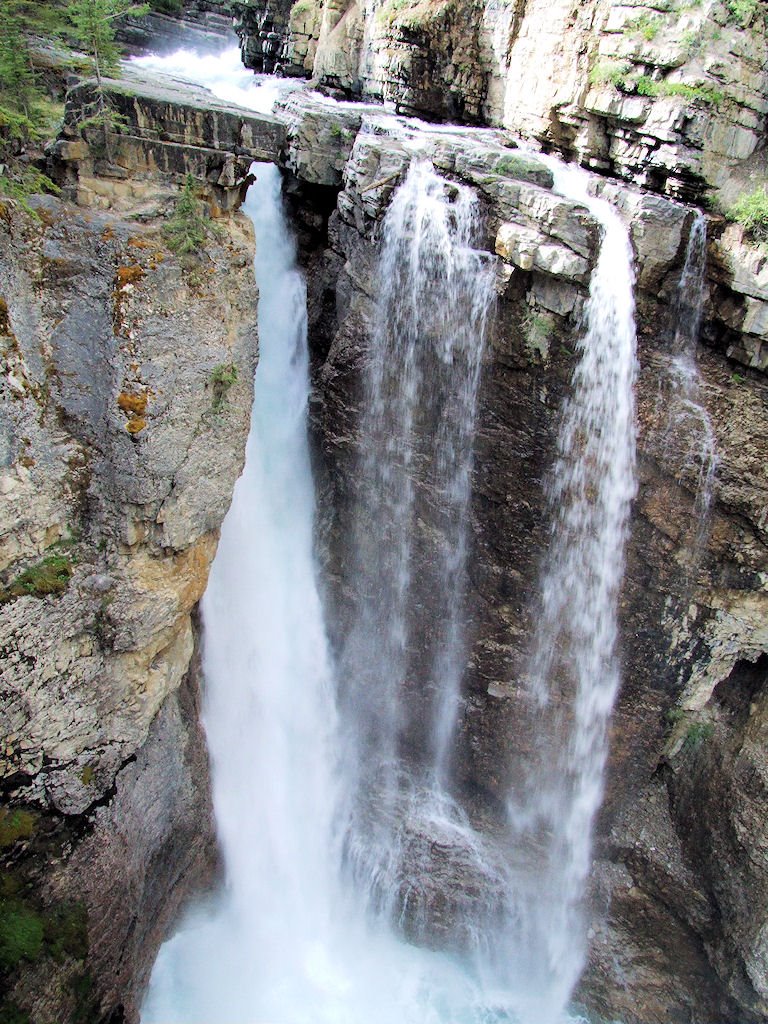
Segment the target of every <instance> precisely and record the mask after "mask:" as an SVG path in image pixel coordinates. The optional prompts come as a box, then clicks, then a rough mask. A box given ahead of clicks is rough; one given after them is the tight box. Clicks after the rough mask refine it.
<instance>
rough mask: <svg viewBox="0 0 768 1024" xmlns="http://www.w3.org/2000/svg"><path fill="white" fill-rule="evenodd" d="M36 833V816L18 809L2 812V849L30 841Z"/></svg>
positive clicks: (0, 811)
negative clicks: (22, 841) (21, 840)
mask: <svg viewBox="0 0 768 1024" xmlns="http://www.w3.org/2000/svg"><path fill="white" fill-rule="evenodd" d="M34 831H35V816H34V814H31V813H30V812H29V811H22V810H19V809H18V808H14V809H13V810H7V809H3V810H0V849H2V848H3V847H7V846H13V844H14V843H16V842H18V840H19V839H29V838H30V837H31V836H32V834H33V832H34Z"/></svg>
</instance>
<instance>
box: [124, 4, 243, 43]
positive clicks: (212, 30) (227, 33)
mask: <svg viewBox="0 0 768 1024" xmlns="http://www.w3.org/2000/svg"><path fill="white" fill-rule="evenodd" d="M169 6H171V5H169ZM117 33H118V38H119V39H120V41H121V42H122V43H124V44H125V45H126V47H127V49H128V50H129V52H131V53H134V54H140V53H160V54H165V53H173V52H174V50H179V49H181V48H182V47H183V48H185V49H191V50H201V51H203V52H213V53H217V52H220V51H221V50H223V49H225V48H226V47H228V46H233V45H234V44H235V42H236V39H235V35H234V32H233V29H232V4H231V2H230V0H184V3H183V4H180V5H179V9H178V11H175V12H174V11H169V12H168V13H162V12H160V11H157V10H153V11H150V13H149V14H147V15H144V16H143V17H141V18H124V19H121V20H120V22H119V24H118V26H117Z"/></svg>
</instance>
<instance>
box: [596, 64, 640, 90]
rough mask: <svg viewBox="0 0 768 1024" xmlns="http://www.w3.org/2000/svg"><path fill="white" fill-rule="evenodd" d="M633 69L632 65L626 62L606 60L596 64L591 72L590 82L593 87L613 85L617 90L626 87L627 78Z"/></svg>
mask: <svg viewBox="0 0 768 1024" xmlns="http://www.w3.org/2000/svg"><path fill="white" fill-rule="evenodd" d="M631 69H632V65H631V64H629V63H627V62H626V61H621V62H619V61H614V60H606V61H601V62H600V63H599V64H595V66H594V67H593V68H592V70H591V71H590V72H589V81H590V83H591V84H592V85H607V84H610V85H613V86H614V87H615V88H617V89H623V88H624V87H625V84H626V83H625V79H626V76H627V75H628V74H629V72H630V71H631Z"/></svg>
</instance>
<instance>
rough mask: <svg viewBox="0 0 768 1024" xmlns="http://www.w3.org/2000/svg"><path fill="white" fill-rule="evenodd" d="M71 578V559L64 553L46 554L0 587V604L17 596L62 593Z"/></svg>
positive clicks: (46, 595)
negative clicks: (39, 560) (5, 585)
mask: <svg viewBox="0 0 768 1024" xmlns="http://www.w3.org/2000/svg"><path fill="white" fill-rule="evenodd" d="M71 579H72V562H71V560H70V559H69V558H67V557H66V556H65V555H60V554H57V555H48V556H47V557H46V558H44V559H43V560H42V561H41V562H38V564H37V565H33V566H31V567H30V568H29V569H25V570H24V572H23V573H21V575H19V576H17V577H16V579H15V580H13V581H12V582H11V583H9V584H8V586H7V587H3V588H0V604H7V602H8V601H14V600H15V599H16V598H17V597H48V596H49V595H51V594H63V593H64V591H65V590H66V589H67V587H68V586H69V581H70V580H71Z"/></svg>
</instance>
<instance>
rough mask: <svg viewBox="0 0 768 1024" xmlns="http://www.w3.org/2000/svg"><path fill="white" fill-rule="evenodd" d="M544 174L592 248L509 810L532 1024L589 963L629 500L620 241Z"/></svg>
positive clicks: (579, 177) (591, 203) (584, 182)
mask: <svg viewBox="0 0 768 1024" xmlns="http://www.w3.org/2000/svg"><path fill="white" fill-rule="evenodd" d="M548 163H549V166H550V167H551V169H552V171H553V172H554V175H555V188H556V190H557V191H559V192H561V193H562V194H563V195H565V196H567V197H569V198H571V199H576V200H578V201H579V202H581V203H583V204H584V205H585V206H586V207H588V209H589V211H590V213H591V214H592V216H593V217H594V218H595V220H596V221H597V222H598V223H599V224H600V226H601V228H602V235H603V237H602V242H601V246H600V252H599V256H598V261H597V265H596V267H595V269H594V271H593V273H592V278H591V282H590V292H589V300H588V302H587V306H586V309H585V314H584V320H585V325H584V333H583V336H582V338H581V340H580V342H579V345H578V351H577V354H578V356H579V361H578V364H577V366H576V369H575V371H574V375H573V380H572V390H571V394H570V396H569V397H568V398H567V399H566V401H565V403H564V407H563V409H562V411H561V422H560V428H559V432H558V439H557V459H556V463H555V466H554V468H553V470H552V472H551V474H550V477H549V485H548V497H549V507H550V510H551V515H552V526H551V532H550V541H549V548H548V551H547V554H546V557H545V563H544V566H543V569H542V577H541V583H540V589H541V597H540V604H539V608H538V615H537V621H536V625H535V634H534V639H533V653H532V656H531V662H530V666H529V680H530V691H531V694H532V697H533V702H534V711H533V716H532V725H533V727H534V728H535V729H536V735H537V755H536V760H535V764H534V765H532V766H531V767H530V768H529V770H528V774H527V780H526V784H524V785H522V786H519V787H517V789H516V791H514V792H513V794H512V796H511V799H510V804H509V809H510V823H511V828H512V835H513V841H514V842H516V844H517V845H518V847H519V848H520V849H521V850H523V851H524V852H525V855H524V856H523V857H522V859H521V862H520V867H519V868H518V871H519V874H520V878H519V884H520V888H521V891H522V892H523V893H527V898H523V899H522V900H521V907H520V915H519V918H518V922H517V928H518V929H519V931H518V933H517V938H516V941H517V942H518V943H519V944H520V945H521V947H522V948H524V949H526V950H527V951H528V954H527V956H526V957H524V958H523V960H522V962H521V964H519V965H518V971H519V970H520V968H522V970H523V971H524V976H525V977H527V978H529V979H530V980H531V981H532V992H531V1003H530V1006H531V1012H532V1013H533V1014H534V1015H535V1019H537V1020H538V1021H539V1022H541V1024H549V1022H551V1021H556V1020H558V1019H560V1017H561V1015H562V1012H563V1010H564V1007H565V1005H566V1003H567V1001H568V998H569V997H570V994H571V992H572V990H573V987H574V985H575V984H576V981H577V980H578V977H579V975H580V973H581V970H582V968H583V965H584V960H585V955H586V924H585V922H584V920H583V919H582V912H583V907H582V901H583V897H584V890H585V886H586V881H587V878H588V875H589V869H590V860H591V849H592V828H593V823H594V819H595V816H596V814H597V811H598V809H599V807H600V803H601V800H602V795H603V773H604V768H605V762H606V757H607V752H608V739H607V726H608V721H609V717H610V713H611V710H612V708H613V704H614V701H615V698H616V695H617V692H618V688H619V682H620V674H619V666H618V661H617V650H616V647H617V612H618V597H619V588H620V585H621V580H622V577H623V572H624V547H625V541H626V537H627V531H628V523H629V511H630V503H631V500H632V498H633V496H634V494H635V489H636V481H635V405H634V381H635V322H634V298H633V283H634V269H633V257H632V248H631V245H630V240H629V233H628V231H627V228H626V226H625V225H624V223H623V222H622V221H621V219H620V218H619V216H618V214H617V213H616V211H615V210H614V209H613V207H611V205H610V204H609V203H608V202H606V201H605V200H602V199H597V198H594V197H593V196H591V195H589V192H588V184H589V177H588V175H587V174H586V173H585V172H583V171H581V170H579V169H578V168H574V167H571V166H568V167H566V166H564V165H562V164H561V163H559V162H558V161H556V160H552V159H550V160H548ZM526 847H527V849H526Z"/></svg>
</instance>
